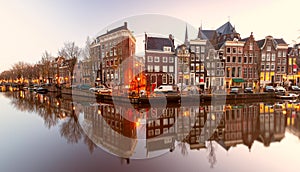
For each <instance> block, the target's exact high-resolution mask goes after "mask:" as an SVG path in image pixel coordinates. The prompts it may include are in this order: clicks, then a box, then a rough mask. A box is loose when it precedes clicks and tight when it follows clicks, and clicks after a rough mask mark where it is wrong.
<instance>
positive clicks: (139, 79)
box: [137, 77, 141, 97]
mask: <svg viewBox="0 0 300 172" xmlns="http://www.w3.org/2000/svg"><path fill="white" fill-rule="evenodd" d="M137 81H138V97H140V81H141V78H140V77H138V78H137Z"/></svg>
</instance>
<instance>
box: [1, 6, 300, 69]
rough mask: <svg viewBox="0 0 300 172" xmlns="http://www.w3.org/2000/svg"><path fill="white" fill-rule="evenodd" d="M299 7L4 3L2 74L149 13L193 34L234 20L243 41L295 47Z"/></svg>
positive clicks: (298, 28) (82, 43) (2, 14)
mask: <svg viewBox="0 0 300 172" xmlns="http://www.w3.org/2000/svg"><path fill="white" fill-rule="evenodd" d="M299 6H300V1H299V0H264V1H261V0H251V1H248V0H246V1H243V0H209V1H208V0H185V1H174V0H172V1H171V0H164V1H161V0H151V1H143V0H128V1H124V0H107V1H104V0H98V1H96V0H26V1H24V0H9V1H8V0H0V23H1V24H0V59H1V63H0V72H2V71H4V70H8V69H10V68H11V67H12V65H13V64H15V63H17V62H19V61H24V62H28V63H36V62H38V61H39V60H40V59H41V57H42V54H43V53H44V52H45V51H48V52H50V53H51V54H52V55H53V56H57V52H58V50H59V49H60V48H61V47H63V44H64V43H65V42H71V41H74V42H75V43H76V45H78V46H79V47H83V46H85V42H86V39H87V37H88V36H89V37H91V38H93V37H94V36H96V35H97V34H98V33H99V32H101V31H102V30H103V29H104V28H107V27H108V28H109V26H112V24H113V23H116V22H118V21H120V20H124V19H126V18H131V19H132V18H134V17H135V16H143V15H145V14H155V15H163V16H169V17H171V18H175V19H178V20H180V21H182V22H183V23H186V24H187V25H188V28H190V27H194V28H195V30H197V29H198V28H199V27H200V26H201V25H202V28H203V29H217V28H218V27H219V26H221V25H223V24H224V23H226V22H227V21H230V22H231V24H232V25H234V26H235V28H236V31H237V32H238V33H240V35H241V37H242V38H244V37H248V36H249V35H250V33H251V32H253V34H254V36H255V39H256V40H259V39H263V38H264V37H265V36H268V35H271V36H273V37H276V38H283V39H284V40H285V41H286V42H287V43H288V44H290V45H292V44H293V41H296V42H297V43H298V42H299V41H300V40H299V39H297V38H298V37H299V36H300V22H299V17H298V16H299V12H298V11H299V10H298V9H297V8H298V7H299ZM140 19H143V17H141V18H140ZM146 21H147V23H148V24H151V23H153V24H154V25H156V27H160V26H161V25H162V23H163V22H158V21H157V20H154V19H152V20H146ZM137 23H139V22H137ZM141 23H143V22H141ZM128 24H129V27H130V22H129V23H128ZM141 27H143V26H141ZM163 27H167V26H162V28H163ZM179 29H180V31H181V30H182V35H178V36H177V35H176V36H177V37H181V36H184V29H185V27H184V26H180V28H178V30H179ZM188 30H192V29H188ZM144 31H147V28H144ZM189 34H190V35H191V36H189V38H193V34H192V33H189Z"/></svg>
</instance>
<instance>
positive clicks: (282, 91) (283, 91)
mask: <svg viewBox="0 0 300 172" xmlns="http://www.w3.org/2000/svg"><path fill="white" fill-rule="evenodd" d="M275 92H278V93H285V92H286V89H285V88H283V87H282V86H277V87H276V88H275Z"/></svg>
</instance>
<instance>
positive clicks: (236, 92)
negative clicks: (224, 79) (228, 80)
mask: <svg viewBox="0 0 300 172" xmlns="http://www.w3.org/2000/svg"><path fill="white" fill-rule="evenodd" d="M229 93H230V94H238V93H239V88H237V87H232V88H230V92H229Z"/></svg>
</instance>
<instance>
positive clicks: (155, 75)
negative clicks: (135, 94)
mask: <svg viewBox="0 0 300 172" xmlns="http://www.w3.org/2000/svg"><path fill="white" fill-rule="evenodd" d="M175 67H176V65H175V48H174V38H173V36H172V35H169V38H161V37H149V36H148V35H147V34H145V70H146V72H145V73H146V78H147V89H148V91H149V90H150V91H152V90H154V88H156V87H158V86H160V85H174V84H175V71H176V70H177V69H176V68H175Z"/></svg>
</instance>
